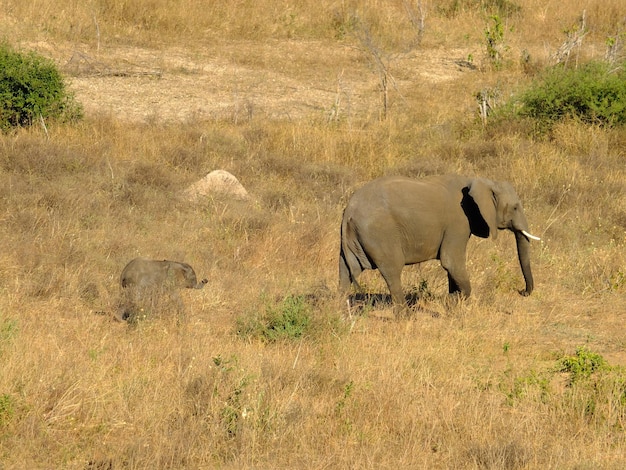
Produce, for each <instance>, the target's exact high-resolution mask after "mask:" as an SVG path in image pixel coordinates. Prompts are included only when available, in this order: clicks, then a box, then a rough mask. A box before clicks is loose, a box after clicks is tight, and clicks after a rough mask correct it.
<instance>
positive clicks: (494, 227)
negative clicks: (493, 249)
mask: <svg viewBox="0 0 626 470" xmlns="http://www.w3.org/2000/svg"><path fill="white" fill-rule="evenodd" d="M468 194H469V196H470V197H471V198H472V199H473V200H474V202H475V203H476V206H477V207H478V210H479V211H480V215H481V216H482V218H483V220H484V222H485V223H486V224H487V226H488V227H489V233H487V234H481V233H476V232H474V231H473V230H472V233H474V234H475V235H478V236H482V237H483V238H487V237H488V236H489V235H491V237H492V238H493V239H495V238H496V237H497V236H498V223H497V220H496V196H495V194H494V184H493V182H491V181H489V180H487V179H484V178H476V179H475V180H473V181H472V183H471V184H470V185H469V191H468ZM472 223H473V221H472V220H470V225H472ZM474 223H475V221H474ZM483 233H484V231H483Z"/></svg>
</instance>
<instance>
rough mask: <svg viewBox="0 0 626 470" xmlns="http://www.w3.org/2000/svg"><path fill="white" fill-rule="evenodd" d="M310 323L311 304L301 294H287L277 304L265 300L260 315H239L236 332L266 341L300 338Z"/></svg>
mask: <svg viewBox="0 0 626 470" xmlns="http://www.w3.org/2000/svg"><path fill="white" fill-rule="evenodd" d="M310 323H311V306H310V305H309V304H308V303H307V301H306V298H305V297H304V296H302V295H289V296H287V297H285V298H284V299H283V300H282V301H281V302H279V303H278V304H272V303H269V302H266V305H265V311H264V312H263V313H262V314H261V315H252V316H246V317H245V318H244V317H240V318H239V319H238V320H237V333H238V334H239V335H240V336H243V337H257V338H260V339H262V340H263V341H267V342H276V341H279V340H283V339H296V338H300V337H301V336H303V335H304V334H305V333H306V330H307V328H308V327H309V324H310Z"/></svg>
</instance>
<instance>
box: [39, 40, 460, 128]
mask: <svg viewBox="0 0 626 470" xmlns="http://www.w3.org/2000/svg"><path fill="white" fill-rule="evenodd" d="M36 48H37V49H40V50H41V52H43V53H45V54H46V55H49V56H53V58H54V59H55V60H56V61H57V63H58V64H59V66H60V67H61V68H62V70H63V71H64V72H65V74H66V75H67V76H69V77H70V79H69V85H70V87H71V89H72V91H73V92H74V93H75V95H76V97H77V98H78V100H79V101H80V102H81V103H82V104H83V106H84V108H85V112H86V113H87V114H88V115H89V114H98V113H104V114H111V115H113V116H115V117H116V118H118V119H122V120H128V121H134V122H142V121H159V122H181V121H182V122H185V121H188V120H193V119H201V120H203V119H231V120H233V121H241V120H248V119H251V118H252V117H258V116H262V117H266V118H270V119H294V120H295V119H301V118H303V117H310V116H312V117H315V116H317V117H328V118H331V117H332V116H333V113H337V112H338V111H339V113H341V114H343V115H346V114H362V113H374V112H378V108H379V107H380V86H379V79H378V76H379V75H378V73H377V72H378V71H377V70H376V69H375V66H373V65H372V63H371V62H370V61H369V60H368V54H367V52H366V51H363V50H359V49H357V48H353V47H349V46H345V45H329V44H323V43H317V42H304V41H300V42H296V41H284V42H275V43H272V44H258V43H244V44H228V45H220V46H213V47H207V48H206V49H204V50H196V49H194V50H185V49H181V48H168V49H163V50H157V49H145V48H138V47H125V46H124V47H122V46H120V47H107V48H106V50H101V51H99V52H89V53H86V52H81V51H79V50H77V49H70V48H67V49H65V50H62V49H60V48H58V47H56V48H54V49H53V48H52V47H50V45H46V44H41V43H40V44H37V45H36ZM463 57H467V51H462V50H450V49H446V50H443V49H442V50H415V51H412V52H410V53H407V54H403V55H398V56H394V57H393V58H391V59H390V61H389V64H390V65H389V68H390V71H391V73H392V75H393V76H394V83H393V86H394V87H395V88H397V89H401V88H402V86H403V85H406V84H407V82H409V83H415V82H416V81H417V82H419V81H422V82H424V83H430V84H432V83H441V82H446V81H452V80H454V79H456V78H458V77H460V76H461V75H462V74H464V73H468V72H470V71H471V68H470V67H466V66H464V65H463V64H462V58H463ZM338 108H340V109H338Z"/></svg>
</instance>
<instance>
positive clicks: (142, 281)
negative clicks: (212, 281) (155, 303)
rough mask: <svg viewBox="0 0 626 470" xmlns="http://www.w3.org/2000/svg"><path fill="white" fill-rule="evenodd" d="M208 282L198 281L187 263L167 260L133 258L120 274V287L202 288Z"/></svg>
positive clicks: (204, 280)
mask: <svg viewBox="0 0 626 470" xmlns="http://www.w3.org/2000/svg"><path fill="white" fill-rule="evenodd" d="M207 282H209V281H208V280H207V279H203V280H202V281H200V282H198V278H197V277H196V272H195V271H194V270H193V268H192V267H191V266H189V265H188V264H187V263H179V262H178V261H168V260H163V261H159V260H152V259H145V258H135V259H134V260H132V261H131V262H129V263H128V264H127V265H126V267H125V268H124V270H123V271H122V275H121V276H120V284H121V286H122V287H124V288H125V287H138V288H148V287H170V288H175V287H186V288H188V289H202V288H203V287H204V285H205V284H206V283H207Z"/></svg>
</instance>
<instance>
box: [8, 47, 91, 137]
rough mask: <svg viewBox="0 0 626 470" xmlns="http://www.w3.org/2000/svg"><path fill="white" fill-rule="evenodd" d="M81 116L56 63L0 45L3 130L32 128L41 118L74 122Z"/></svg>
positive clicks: (79, 109) (32, 53) (78, 107)
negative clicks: (34, 122) (20, 127)
mask: <svg viewBox="0 0 626 470" xmlns="http://www.w3.org/2000/svg"><path fill="white" fill-rule="evenodd" d="M81 114H82V110H81V107H80V105H79V104H78V103H77V102H76V101H75V100H74V97H73V95H71V94H70V93H69V92H68V91H67V90H66V88H65V84H64V82H63V78H62V77H61V74H60V73H59V72H58V70H57V69H56V67H55V65H54V63H53V62H52V61H50V60H48V59H46V58H44V57H41V56H39V55H37V54H36V53H34V52H29V53H20V52H17V51H15V50H13V48H11V46H9V45H8V44H7V43H0V129H2V130H5V131H6V130H8V129H11V128H13V127H19V126H29V125H31V124H32V123H33V121H35V120H36V119H39V118H40V117H41V118H44V119H47V118H51V119H57V120H60V121H71V120H75V119H78V118H80V117H81Z"/></svg>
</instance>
